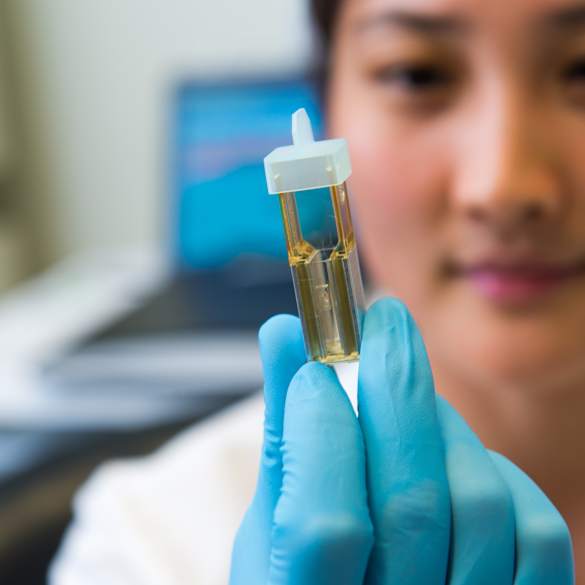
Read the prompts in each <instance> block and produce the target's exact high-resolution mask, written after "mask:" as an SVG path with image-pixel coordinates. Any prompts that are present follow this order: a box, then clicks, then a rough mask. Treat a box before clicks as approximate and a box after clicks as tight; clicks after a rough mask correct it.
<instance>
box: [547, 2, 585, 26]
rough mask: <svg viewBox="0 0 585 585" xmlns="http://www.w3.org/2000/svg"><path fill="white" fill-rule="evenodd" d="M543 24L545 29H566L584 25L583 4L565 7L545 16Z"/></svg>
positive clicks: (584, 10) (584, 6)
mask: <svg viewBox="0 0 585 585" xmlns="http://www.w3.org/2000/svg"><path fill="white" fill-rule="evenodd" d="M544 24H545V26H547V27H551V28H559V29H567V28H578V27H582V26H584V25H585V4H583V3H579V4H576V5H574V6H567V7H566V8H561V9H560V10H558V11H556V12H553V13H552V14H549V15H547V16H545V18H544Z"/></svg>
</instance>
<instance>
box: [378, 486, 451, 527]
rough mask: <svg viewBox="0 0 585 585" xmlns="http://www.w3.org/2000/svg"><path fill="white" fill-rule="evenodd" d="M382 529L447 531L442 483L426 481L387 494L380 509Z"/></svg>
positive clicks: (447, 515) (448, 514) (446, 504)
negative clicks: (383, 527) (384, 527)
mask: <svg viewBox="0 0 585 585" xmlns="http://www.w3.org/2000/svg"><path fill="white" fill-rule="evenodd" d="M379 518H380V521H381V522H382V525H383V526H386V527H394V528H395V529H396V530H398V531H400V532H403V533H424V532H429V531H431V532H448V531H449V523H450V507H449V498H448V493H447V489H446V486H445V485H443V482H440V481H436V480H427V481H425V482H421V483H419V484H416V485H413V486H409V487H407V488H406V489H399V490H396V491H394V492H393V493H391V494H390V495H389V496H388V498H387V499H386V500H385V502H384V503H383V504H382V506H381V510H380V514H379Z"/></svg>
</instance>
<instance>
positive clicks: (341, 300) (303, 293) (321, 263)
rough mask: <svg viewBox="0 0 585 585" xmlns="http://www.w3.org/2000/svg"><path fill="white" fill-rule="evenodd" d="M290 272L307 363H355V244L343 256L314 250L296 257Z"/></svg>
mask: <svg viewBox="0 0 585 585" xmlns="http://www.w3.org/2000/svg"><path fill="white" fill-rule="evenodd" d="M291 270H292V275H293V282H294V286H295V293H296V297H297V303H298V306H299V314H300V316H301V321H302V324H303V331H304V335H305V345H306V348H307V355H308V357H309V359H311V360H317V361H320V362H323V363H327V364H332V363H336V362H346V361H354V360H357V359H358V358H359V346H360V329H361V319H362V315H361V308H360V306H361V305H362V303H360V302H357V301H358V298H359V299H360V300H361V296H362V295H363V293H362V288H361V277H360V275H359V265H358V262H357V249H356V247H355V243H354V244H353V245H352V247H351V249H350V250H349V251H348V252H347V253H344V254H339V253H338V252H337V251H335V250H333V251H331V250H314V251H313V253H312V254H310V255H309V256H308V257H306V258H301V257H297V258H295V259H294V260H293V262H291Z"/></svg>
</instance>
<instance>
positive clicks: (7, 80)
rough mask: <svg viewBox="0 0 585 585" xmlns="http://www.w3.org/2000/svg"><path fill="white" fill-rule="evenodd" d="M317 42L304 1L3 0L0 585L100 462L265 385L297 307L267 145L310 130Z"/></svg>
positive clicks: (43, 538)
mask: <svg viewBox="0 0 585 585" xmlns="http://www.w3.org/2000/svg"><path fill="white" fill-rule="evenodd" d="M317 55H318V47H317V44H316V42H315V41H314V38H313V35H312V32H311V29H310V26H309V19H308V10H307V6H306V3H305V2H304V1H301V0H279V1H278V2H274V1H273V0H247V1H246V2H233V0H214V2H207V1H204V0H166V1H165V2H154V1H149V0H100V2H95V1H93V0H91V1H90V0H3V1H2V2H0V582H1V583H3V584H4V583H6V584H7V585H9V584H12V583H17V584H18V585H26V584H28V583H31V584H32V583H43V582H44V575H45V573H46V568H47V564H48V562H49V560H50V558H51V557H52V555H53V554H54V552H55V549H56V547H57V546H58V543H59V540H60V538H61V535H62V532H63V529H64V527H65V526H66V524H67V522H68V521H69V514H70V501H71V495H72V494H73V493H74V491H75V490H76V489H77V487H78V486H79V485H80V484H81V483H82V482H83V481H84V479H85V478H86V477H87V476H88V474H89V473H90V472H91V470H92V469H94V468H95V466H96V465H98V464H99V463H100V462H101V461H104V460H105V459H109V458H113V457H121V456H126V455H133V454H141V453H148V452H150V451H152V450H153V449H155V448H156V447H157V446H158V445H160V444H161V443H162V442H164V441H165V440H166V439H167V438H169V437H171V436H172V435H173V434H175V433H176V432H177V431H178V430H180V429H181V428H183V427H185V426H187V425H191V424H196V423H197V422H198V421H200V420H202V419H204V418H206V417H207V416H209V415H210V414H212V413H214V412H217V411H218V410H220V409H222V408H224V407H225V406H227V405H229V404H232V403H234V402H236V401H238V400H240V399H241V398H243V397H245V396H247V395H249V394H250V393H252V392H254V391H255V390H257V389H258V388H259V387H260V384H261V376H260V368H259V362H258V356H257V348H256V329H257V327H258V325H259V323H261V322H262V321H263V320H264V319H265V318H266V317H268V316H269V315H271V314H273V313H275V312H281V311H288V312H295V310H296V309H295V304H294V295H293V293H292V285H291V281H290V274H289V271H288V266H287V263H286V256H285V247H284V240H283V235H282V225H281V222H280V216H279V208H278V202H277V200H276V199H274V198H271V197H269V196H268V195H267V194H266V187H265V181H264V174H263V167H262V158H263V157H264V156H265V155H266V154H268V153H269V152H270V150H272V149H273V148H274V147H276V146H280V145H284V144H289V143H290V116H291V114H292V112H293V111H294V110H296V109H297V108H298V107H306V108H307V109H308V110H309V113H310V115H311V117H312V118H313V121H314V124H315V128H316V134H317V135H319V134H323V121H322V116H321V113H320V107H319V94H318V79H317V78H316V77H315V74H314V72H315V65H316V63H317ZM318 212H319V210H318V209H314V210H312V211H311V210H309V212H308V216H307V217H308V219H307V221H308V222H311V221H312V219H311V218H312V217H313V216H312V215H311V214H314V219H315V221H317V220H316V218H317V217H318ZM226 356H229V360H226ZM226 363H228V364H229V367H228V366H226Z"/></svg>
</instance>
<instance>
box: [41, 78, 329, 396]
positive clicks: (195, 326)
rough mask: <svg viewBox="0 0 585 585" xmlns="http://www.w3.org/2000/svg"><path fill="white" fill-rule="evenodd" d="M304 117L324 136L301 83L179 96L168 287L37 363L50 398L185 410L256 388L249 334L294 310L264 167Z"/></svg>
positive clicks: (224, 86) (244, 84) (254, 83)
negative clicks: (301, 111) (68, 395)
mask: <svg viewBox="0 0 585 585" xmlns="http://www.w3.org/2000/svg"><path fill="white" fill-rule="evenodd" d="M301 107H304V108H306V110H307V111H308V113H309V115H310V116H311V118H312V121H313V125H314V128H315V134H316V136H317V137H318V136H319V135H323V130H324V128H323V119H322V115H321V112H320V108H319V95H318V88H317V84H316V83H315V82H314V81H313V80H312V79H311V78H309V77H295V78H290V79H272V78H271V79H255V80H223V81H208V82H204V81H194V82H188V83H184V84H181V85H180V87H178V88H177V90H176V91H175V92H174V94H173V97H172V100H171V104H170V110H171V116H170V118H171V123H170V126H169V145H170V148H169V150H170V156H169V163H170V164H169V169H170V172H169V179H170V180H169V189H168V197H167V198H166V200H167V201H168V209H167V212H168V219H169V221H168V226H169V229H168V237H167V246H168V250H169V253H170V255H171V262H172V266H173V270H172V277H171V278H170V279H169V280H168V282H166V283H165V284H164V286H162V287H161V288H160V289H159V290H157V291H156V292H155V293H154V294H152V295H151V296H150V297H149V298H147V299H146V300H145V301H144V303H143V304H142V305H141V306H139V307H138V308H136V309H134V310H132V311H131V312H129V313H128V314H126V315H124V316H123V317H122V318H120V319H119V320H117V321H116V322H114V323H109V324H107V325H106V326H104V327H103V328H101V329H99V330H96V331H94V332H93V333H92V334H91V335H89V336H88V337H86V338H84V339H83V340H81V341H80V342H79V343H77V344H76V345H75V346H74V347H72V348H70V349H69V350H68V351H67V352H66V354H64V355H61V356H59V357H58V358H57V359H53V360H52V361H51V363H47V364H45V365H44V367H43V376H44V378H45V380H46V381H47V382H48V383H49V384H50V387H51V388H52V389H54V390H57V391H59V392H71V391H73V392H75V393H81V392H88V393H99V394H100V395H104V394H110V393H112V394H115V395H117V396H121V395H126V396H131V395H136V397H137V398H138V397H139V398H144V397H146V396H149V395H150V396H152V397H155V396H156V399H157V400H171V399H173V400H181V399H192V398H193V397H199V398H201V397H205V396H218V395H224V396H225V395H229V396H241V395H245V394H248V393H250V392H253V391H254V390H256V389H258V388H259V387H260V386H261V383H262V372H261V367H260V361H259V356H258V350H257V329H258V327H259V326H260V325H261V323H262V322H264V321H265V320H266V319H268V318H269V317H270V316H271V315H274V314H277V313H293V314H296V312H297V309H296V303H295V298H294V291H293V286H292V281H291V277H290V270H289V267H288V263H287V259H286V246H285V241H284V234H283V227H282V220H281V217H280V208H279V202H278V197H275V196H269V195H268V194H267V191H266V181H265V175H264V168H263V158H264V156H266V155H267V154H268V153H269V152H270V151H271V150H272V149H274V148H276V147H277V146H282V145H286V144H290V143H291V115H292V113H293V112H294V111H295V110H296V109H298V108H301ZM306 213H307V214H308V215H307V217H306V219H305V220H306V221H308V222H310V221H311V210H310V209H309V211H308V212H306ZM318 213H319V210H318V209H315V210H314V215H315V218H316V217H317V216H318Z"/></svg>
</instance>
